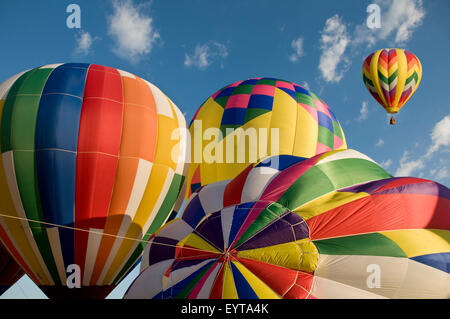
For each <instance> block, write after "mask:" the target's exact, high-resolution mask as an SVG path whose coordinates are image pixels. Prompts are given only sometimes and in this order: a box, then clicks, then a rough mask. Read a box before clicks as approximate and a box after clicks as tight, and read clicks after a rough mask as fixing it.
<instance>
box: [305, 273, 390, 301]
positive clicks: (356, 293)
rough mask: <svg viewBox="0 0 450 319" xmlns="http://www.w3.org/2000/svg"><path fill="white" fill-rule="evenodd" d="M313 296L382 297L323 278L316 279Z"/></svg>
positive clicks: (326, 297)
mask: <svg viewBox="0 0 450 319" xmlns="http://www.w3.org/2000/svg"><path fill="white" fill-rule="evenodd" d="M310 294H311V295H313V296H314V297H316V298H319V299H380V298H383V297H382V296H380V295H377V294H375V293H371V292H369V291H365V290H361V289H358V288H355V287H351V286H347V285H345V284H342V283H339V282H336V281H333V280H330V279H326V278H321V277H317V276H316V277H315V278H314V284H313V286H312V288H311V293H310Z"/></svg>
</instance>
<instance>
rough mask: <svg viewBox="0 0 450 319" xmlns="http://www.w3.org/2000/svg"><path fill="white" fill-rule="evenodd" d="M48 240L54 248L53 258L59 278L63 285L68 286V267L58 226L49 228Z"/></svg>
mask: <svg viewBox="0 0 450 319" xmlns="http://www.w3.org/2000/svg"><path fill="white" fill-rule="evenodd" d="M46 230H47V236H48V241H49V242H50V248H51V249H52V254H53V259H54V261H55V264H56V269H57V270H58V275H59V279H60V280H61V283H62V285H63V286H66V282H67V276H66V268H65V266H64V258H63V254H62V250H61V240H60V238H59V231H58V227H51V228H47V229H46Z"/></svg>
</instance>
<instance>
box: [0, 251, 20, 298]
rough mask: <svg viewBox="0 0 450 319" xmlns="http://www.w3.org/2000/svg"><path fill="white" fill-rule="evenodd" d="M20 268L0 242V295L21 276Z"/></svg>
mask: <svg viewBox="0 0 450 319" xmlns="http://www.w3.org/2000/svg"><path fill="white" fill-rule="evenodd" d="M23 274H24V272H23V270H22V268H20V266H19V265H18V264H17V263H16V262H15V261H14V259H13V258H12V257H11V255H10V254H9V252H8V251H7V250H6V248H5V247H3V245H2V243H1V242H0V296H1V295H2V294H3V293H4V292H5V291H6V290H8V289H9V288H10V287H11V286H12V285H14V284H15V282H16V281H17V280H19V279H20V278H21V277H22V276H23Z"/></svg>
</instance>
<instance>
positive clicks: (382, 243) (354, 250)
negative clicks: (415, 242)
mask: <svg viewBox="0 0 450 319" xmlns="http://www.w3.org/2000/svg"><path fill="white" fill-rule="evenodd" d="M314 245H316V247H317V250H318V251H319V254H326V255H364V256H389V257H406V258H407V256H406V254H405V253H404V252H403V250H402V249H401V248H400V247H399V246H398V245H397V244H396V243H395V242H393V241H392V240H390V239H389V238H387V237H386V236H384V235H382V234H379V233H370V234H362V235H354V236H346V237H338V238H330V239H322V240H315V241H314Z"/></svg>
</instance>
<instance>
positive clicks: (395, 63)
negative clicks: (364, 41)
mask: <svg viewBox="0 0 450 319" xmlns="http://www.w3.org/2000/svg"><path fill="white" fill-rule="evenodd" d="M362 75H363V81H364V85H365V86H366V88H367V90H368V91H369V92H370V94H371V95H372V96H373V98H374V99H375V100H376V101H377V102H378V103H379V104H380V105H381V106H382V107H383V108H384V109H385V110H386V112H388V113H392V114H393V113H397V112H398V111H400V109H401V108H402V107H403V105H405V103H406V102H408V100H409V99H410V98H411V96H412V95H413V94H414V92H415V91H416V90H417V88H418V87H419V83H420V80H421V78H422V65H421V63H420V61H419V59H418V58H417V57H416V56H415V55H414V54H412V53H411V52H409V51H408V50H402V49H381V50H378V51H376V52H374V53H372V54H370V55H369V56H368V57H367V58H366V59H365V61H364V63H363V67H362Z"/></svg>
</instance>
